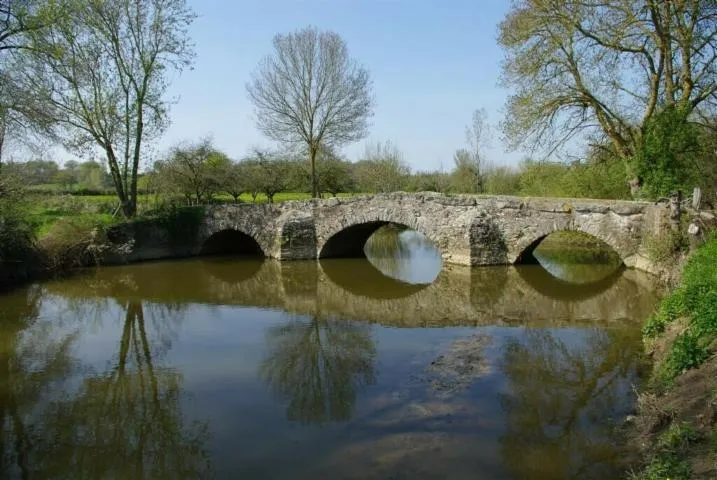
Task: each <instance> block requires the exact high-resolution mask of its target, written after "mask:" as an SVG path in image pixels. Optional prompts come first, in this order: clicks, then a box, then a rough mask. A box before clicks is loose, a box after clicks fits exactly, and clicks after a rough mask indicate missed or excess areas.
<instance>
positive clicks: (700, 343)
mask: <svg viewBox="0 0 717 480" xmlns="http://www.w3.org/2000/svg"><path fill="white" fill-rule="evenodd" d="M679 318H685V319H687V321H688V323H687V328H686V330H685V331H684V332H682V333H680V335H679V336H678V337H677V338H676V340H675V342H674V343H673V344H672V346H671V348H670V350H669V351H668V353H667V356H666V357H665V359H664V360H663V361H662V362H661V363H660V364H659V365H658V366H657V372H658V377H659V380H661V382H662V383H663V384H664V385H665V386H668V387H669V386H670V385H672V383H673V382H674V380H675V378H676V377H677V376H678V375H680V374H681V373H682V372H683V371H685V370H689V369H691V368H697V367H699V366H700V365H701V364H702V363H704V361H705V360H707V359H708V358H709V357H710V356H711V355H712V353H713V347H712V344H713V342H714V341H715V340H716V339H717V234H715V235H712V237H711V238H710V240H709V241H708V242H707V243H705V244H704V245H703V246H702V247H701V248H700V249H699V250H698V251H697V252H695V253H694V254H693V255H692V256H691V257H690V258H689V260H688V261H687V264H686V265H685V268H684V270H683V275H682V283H681V285H680V287H679V288H677V289H676V290H674V291H673V292H672V293H671V294H670V295H669V296H668V297H666V298H665V299H664V300H663V301H662V303H661V304H660V308H659V310H658V311H657V313H655V314H654V315H652V316H651V317H650V318H649V319H648V321H647V323H646V324H645V327H644V329H643V333H644V335H645V338H646V339H648V340H651V339H654V338H657V337H659V336H660V335H661V334H662V333H663V332H664V331H665V329H666V328H667V326H668V325H669V324H670V323H672V322H674V321H675V320H677V319H679Z"/></svg>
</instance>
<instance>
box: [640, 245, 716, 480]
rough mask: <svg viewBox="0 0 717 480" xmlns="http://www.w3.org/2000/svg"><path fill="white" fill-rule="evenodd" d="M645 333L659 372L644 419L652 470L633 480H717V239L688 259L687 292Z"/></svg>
mask: <svg viewBox="0 0 717 480" xmlns="http://www.w3.org/2000/svg"><path fill="white" fill-rule="evenodd" d="M643 333H644V340H645V345H646V349H647V351H648V353H649V354H650V355H652V357H653V362H654V366H653V372H652V376H651V379H650V384H649V387H648V390H647V391H645V392H642V393H641V394H640V397H639V399H638V415H637V417H636V436H637V437H638V441H639V442H640V443H641V444H642V445H644V447H645V448H644V450H645V459H644V460H645V465H644V466H643V468H642V469H641V470H640V471H639V472H638V473H635V474H633V476H632V478H633V479H634V480H657V479H668V478H669V479H673V480H682V479H694V478H696V479H701V478H705V479H707V478H709V479H714V478H717V355H715V353H716V352H717V235H716V234H713V235H712V237H711V238H710V239H709V240H708V241H707V243H705V244H704V245H703V246H702V247H701V248H700V249H699V250H698V251H697V252H695V253H694V254H693V255H692V256H691V257H690V258H689V259H688V261H687V263H686V264H685V267H684V270H683V275H682V282H681V285H680V286H679V287H678V288H676V289H675V290H674V291H673V292H672V293H671V294H670V295H669V296H668V297H666V298H665V299H664V300H663V301H662V303H661V305H660V308H659V310H658V311H657V312H656V313H655V314H654V315H653V316H652V317H650V319H649V320H648V321H647V323H646V324H645V327H644V332H643Z"/></svg>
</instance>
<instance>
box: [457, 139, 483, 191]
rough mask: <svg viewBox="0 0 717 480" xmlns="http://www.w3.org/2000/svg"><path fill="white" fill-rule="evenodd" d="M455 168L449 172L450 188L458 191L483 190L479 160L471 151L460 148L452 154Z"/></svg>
mask: <svg viewBox="0 0 717 480" xmlns="http://www.w3.org/2000/svg"><path fill="white" fill-rule="evenodd" d="M453 161H454V162H455V165H456V166H455V168H454V169H453V172H451V180H450V181H451V190H453V191H454V192H458V193H480V192H481V191H483V179H482V178H481V172H480V162H477V161H476V159H475V158H474V157H473V155H472V154H471V152H469V151H468V150H466V149H464V148H461V149H459V150H457V151H456V153H455V155H454V156H453Z"/></svg>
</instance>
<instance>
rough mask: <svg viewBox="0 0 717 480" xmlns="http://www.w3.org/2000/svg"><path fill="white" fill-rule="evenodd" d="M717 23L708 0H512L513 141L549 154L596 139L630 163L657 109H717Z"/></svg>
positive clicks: (506, 36) (506, 28)
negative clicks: (580, 138)
mask: <svg viewBox="0 0 717 480" xmlns="http://www.w3.org/2000/svg"><path fill="white" fill-rule="evenodd" d="M716 20H717V4H715V2H714V1H707V0H698V1H687V0H675V1H670V2H665V1H657V0H590V1H577V0H559V1H556V0H516V1H515V2H513V6H512V7H511V9H510V11H509V13H508V15H507V16H506V18H505V19H504V20H503V22H502V23H501V25H500V34H499V42H500V44H501V45H502V46H503V48H504V49H505V52H506V61H505V63H504V67H503V73H504V81H505V84H506V85H509V86H510V87H511V88H513V89H514V90H515V93H514V94H513V95H512V96H511V97H510V98H509V100H508V105H507V113H508V114H507V118H506V121H505V126H504V127H505V128H504V130H505V133H506V135H507V137H508V138H510V139H511V140H512V143H513V145H514V146H520V145H531V146H533V147H538V148H541V147H542V148H546V149H548V150H549V151H551V150H552V149H554V148H557V147H559V146H560V145H563V144H564V143H565V142H567V141H568V140H569V139H570V138H572V137H574V136H575V135H586V136H597V137H599V138H601V139H606V140H608V141H609V142H610V143H611V144H612V146H613V148H614V151H615V152H616V153H617V155H618V156H619V158H621V159H623V160H625V161H626V165H627V166H628V167H632V166H633V164H632V162H630V161H629V160H630V159H632V157H633V155H636V154H638V155H644V152H642V148H643V146H642V144H643V141H650V134H649V132H648V130H650V129H654V128H655V127H654V122H653V121H652V120H653V118H655V117H656V116H659V115H660V112H661V111H663V110H664V109H667V110H670V109H672V108H673V107H674V108H676V109H677V110H678V111H679V112H681V114H683V115H685V116H686V117H687V118H689V117H691V116H699V115H703V114H705V113H707V112H712V111H714V107H715V106H717V75H716V73H717V62H716V61H715V60H717V21H716ZM668 123H669V122H668ZM646 132H647V135H645V133H646ZM646 148H647V149H648V151H649V150H651V149H652V147H650V146H647V147H646ZM640 152H642V153H640ZM669 155H670V156H672V155H673V154H669ZM682 159H684V158H682ZM672 160H674V161H678V162H679V161H680V158H679V153H678V154H677V157H675V158H673V159H672ZM672 160H670V161H672ZM680 168H683V166H680ZM634 173H635V172H630V174H631V175H633V174H634ZM654 180H657V181H658V182H662V181H663V180H664V178H663V177H661V178H659V179H657V178H656V179H654ZM650 188H652V187H650ZM656 188H657V190H662V187H661V186H658V187H656Z"/></svg>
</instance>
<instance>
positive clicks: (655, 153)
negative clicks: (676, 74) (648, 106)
mask: <svg viewBox="0 0 717 480" xmlns="http://www.w3.org/2000/svg"><path fill="white" fill-rule="evenodd" d="M689 114H690V111H689V110H686V109H683V108H680V107H678V106H670V107H668V108H665V109H664V110H662V111H661V112H660V113H658V114H657V115H655V116H654V117H653V118H651V119H649V120H648V121H647V123H646V124H645V127H644V137H643V142H642V146H641V148H640V149H638V151H637V152H636V154H635V155H634V157H633V158H632V159H631V162H632V167H633V169H634V171H635V173H636V174H637V175H638V178H640V179H641V181H642V190H643V192H642V193H643V194H644V195H646V196H648V197H649V198H659V197H666V196H668V195H669V194H670V193H671V192H674V191H676V190H683V191H691V190H692V187H693V186H694V185H696V184H698V183H699V176H700V175H699V171H698V168H697V164H696V163H695V158H696V157H698V156H699V154H700V150H701V142H700V137H701V134H702V132H701V130H700V127H698V126H697V125H696V124H694V123H692V122H691V121H690V120H689V119H688V116H689Z"/></svg>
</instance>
